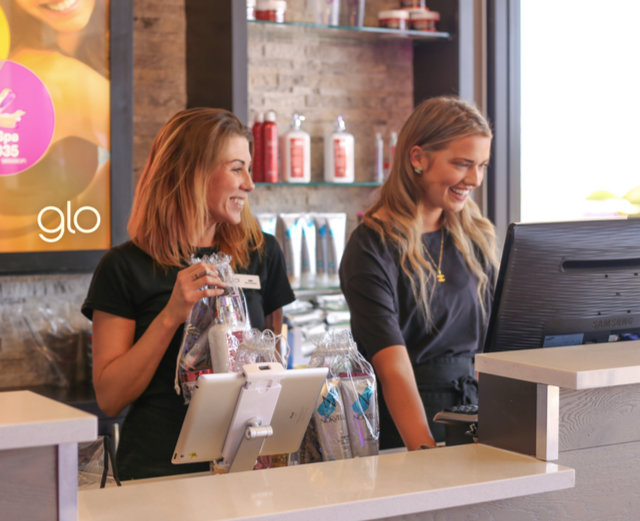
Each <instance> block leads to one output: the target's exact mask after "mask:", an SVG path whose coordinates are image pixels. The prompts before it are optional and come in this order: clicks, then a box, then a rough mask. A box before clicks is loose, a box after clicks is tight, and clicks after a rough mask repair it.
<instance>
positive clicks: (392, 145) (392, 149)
mask: <svg viewBox="0 0 640 521" xmlns="http://www.w3.org/2000/svg"><path fill="white" fill-rule="evenodd" d="M397 144H398V133H397V132H395V131H392V132H391V137H390V138H389V171H391V168H393V158H394V156H395V155H396V145H397Z"/></svg>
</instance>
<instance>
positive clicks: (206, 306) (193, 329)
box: [174, 254, 250, 403]
mask: <svg viewBox="0 0 640 521" xmlns="http://www.w3.org/2000/svg"><path fill="white" fill-rule="evenodd" d="M198 262H207V263H209V264H213V265H214V266H215V268H216V270H217V272H218V274H219V276H220V279H221V280H223V281H224V282H225V283H226V284H227V287H226V288H225V293H224V295H220V296H218V297H204V298H202V299H200V300H199V301H198V302H197V303H196V304H195V305H194V306H193V309H192V310H191V314H190V315H189V319H188V320H187V322H186V323H185V325H184V334H183V339H182V344H181V345H180V349H179V350H178V359H177V361H176V374H175V384H174V385H175V390H176V393H178V394H180V393H182V396H183V399H184V402H185V403H189V401H190V400H191V393H192V392H193V390H194V388H195V384H196V380H197V379H198V376H200V375H201V374H206V373H220V372H228V371H230V370H231V367H232V360H233V358H234V356H235V351H236V349H237V347H238V344H239V342H241V341H242V336H243V334H244V332H245V331H247V330H248V329H249V328H250V324H249V313H248V310H247V303H246V300H245V298H244V293H243V291H242V289H241V288H239V287H238V286H237V285H236V283H235V282H234V274H233V270H232V269H231V257H229V256H228V255H225V254H220V255H217V254H211V255H208V256H205V257H203V258H195V257H194V258H192V259H191V264H195V263H198Z"/></svg>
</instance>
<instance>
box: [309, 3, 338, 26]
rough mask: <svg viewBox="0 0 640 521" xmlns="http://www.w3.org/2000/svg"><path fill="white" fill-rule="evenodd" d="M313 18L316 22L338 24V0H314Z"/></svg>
mask: <svg viewBox="0 0 640 521" xmlns="http://www.w3.org/2000/svg"><path fill="white" fill-rule="evenodd" d="M314 18H315V22H316V23H317V24H321V25H338V24H339V21H340V0H314Z"/></svg>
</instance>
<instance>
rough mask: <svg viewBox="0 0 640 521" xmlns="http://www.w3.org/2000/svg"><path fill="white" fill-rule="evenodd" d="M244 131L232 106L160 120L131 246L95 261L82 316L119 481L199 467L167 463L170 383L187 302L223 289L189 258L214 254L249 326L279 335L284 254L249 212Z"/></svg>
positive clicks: (287, 292) (179, 407) (177, 408)
mask: <svg viewBox="0 0 640 521" xmlns="http://www.w3.org/2000/svg"><path fill="white" fill-rule="evenodd" d="M250 145H251V133H250V131H249V130H248V129H247V127H246V126H245V125H243V124H242V123H241V122H240V120H239V119H238V118H237V117H236V116H235V115H234V114H232V113H231V112H228V111H226V110H222V109H213V108H194V109H188V110H183V111H181V112H178V113H177V114H176V115H174V116H173V117H172V118H171V119H170V120H169V121H168V122H167V123H165V125H164V126H163V127H162V129H161V130H160V132H159V133H158V135H157V136H156V139H155V141H154V143H153V146H152V148H151V152H150V154H149V158H148V159H147V163H146V166H145V168H144V170H143V172H142V175H141V177H140V180H139V182H138V185H137V188H136V192H135V198H134V202H133V209H132V212H131V217H130V220H129V235H130V237H131V240H130V241H127V242H125V243H124V244H121V245H119V246H115V247H113V248H111V250H109V251H108V252H107V253H106V254H105V256H104V257H103V259H102V260H101V261H100V264H99V265H98V267H97V269H96V271H95V273H94V276H93V280H92V282H91V286H90V288H89V293H88V295H87V298H86V300H85V302H84V304H83V306H82V312H83V313H84V314H85V315H86V316H87V317H88V318H90V319H92V320H93V385H94V388H95V392H96V398H97V401H98V405H99V406H100V408H101V409H102V410H103V411H104V412H105V413H106V414H108V415H109V416H114V415H116V414H118V413H119V412H120V411H121V410H123V409H124V408H125V407H127V406H129V410H128V413H127V416H126V418H125V421H124V425H123V428H122V433H121V436H120V443H119V446H118V452H117V462H118V469H119V472H120V478H121V479H134V478H135V479H139V478H146V477H153V476H162V475H167V474H177V473H185V472H194V471H200V470H206V469H207V468H208V466H207V465H202V464H196V465H189V464H187V465H172V463H171V458H172V456H173V450H174V447H175V444H176V441H177V439H178V435H179V433H180V429H181V426H182V422H183V420H184V416H185V414H186V405H185V404H184V401H183V398H182V397H181V396H178V395H177V394H176V392H175V390H174V375H175V370H176V359H177V354H178V350H179V348H180V344H181V341H182V336H183V325H184V323H185V321H186V320H187V318H188V316H189V313H190V312H191V309H192V308H193V305H194V304H195V303H196V302H198V301H199V300H200V299H201V298H203V297H214V296H218V295H221V294H222V293H223V292H224V289H223V288H224V287H225V284H224V283H223V281H222V280H221V279H220V277H219V275H218V273H217V272H216V269H215V267H214V266H212V265H210V264H207V263H203V262H199V263H197V264H191V263H190V259H191V256H192V255H195V256H196V257H202V256H205V255H211V254H212V253H217V252H222V253H226V254H228V255H230V256H231V258H232V267H233V269H234V271H235V272H236V273H243V274H246V275H249V276H250V277H252V278H253V279H254V284H253V285H254V286H257V287H258V288H259V289H245V292H244V293H245V297H246V300H247V307H248V311H249V317H250V322H251V326H252V327H255V328H257V329H260V330H262V329H264V328H265V327H268V328H270V329H272V330H273V331H274V332H275V333H279V332H280V326H281V324H282V306H284V305H285V304H288V303H289V302H291V301H293V299H294V295H293V291H292V290H291V286H290V285H289V281H288V279H287V273H286V266H285V262H284V256H283V254H282V251H281V250H280V247H279V246H278V243H277V242H276V240H275V238H274V237H272V236H270V235H267V234H264V233H263V232H262V231H261V230H260V227H259V225H258V223H257V221H256V219H255V218H254V217H253V215H252V214H251V211H250V210H249V203H248V195H249V193H250V192H251V191H252V190H253V188H254V185H253V182H252V180H251V175H250V172H251V147H250Z"/></svg>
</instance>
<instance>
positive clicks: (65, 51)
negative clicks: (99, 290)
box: [0, 0, 111, 253]
mask: <svg viewBox="0 0 640 521" xmlns="http://www.w3.org/2000/svg"><path fill="white" fill-rule="evenodd" d="M108 27H109V5H108V0H60V1H55V0H54V1H51V2H48V3H47V2H42V0H0V253H19V252H44V251H80V250H102V249H107V248H109V247H110V236H111V230H110V220H111V216H110V192H109V187H110V160H109V159H110V143H109V127H110V111H109V102H110V93H109V41H108Z"/></svg>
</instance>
